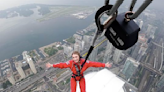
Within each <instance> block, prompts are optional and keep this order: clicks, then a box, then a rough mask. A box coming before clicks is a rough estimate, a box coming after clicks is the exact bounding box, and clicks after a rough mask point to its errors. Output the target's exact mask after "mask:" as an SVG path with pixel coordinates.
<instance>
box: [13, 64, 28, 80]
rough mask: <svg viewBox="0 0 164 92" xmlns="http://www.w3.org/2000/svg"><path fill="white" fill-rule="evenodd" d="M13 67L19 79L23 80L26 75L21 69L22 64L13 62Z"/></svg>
mask: <svg viewBox="0 0 164 92" xmlns="http://www.w3.org/2000/svg"><path fill="white" fill-rule="evenodd" d="M15 67H16V69H17V71H18V73H19V74H20V76H21V79H23V78H25V77H26V75H25V73H24V71H23V69H22V63H21V62H15Z"/></svg>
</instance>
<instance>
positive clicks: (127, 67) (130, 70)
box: [122, 57, 139, 81]
mask: <svg viewBox="0 0 164 92" xmlns="http://www.w3.org/2000/svg"><path fill="white" fill-rule="evenodd" d="M138 66H139V63H138V62H136V61H135V60H134V59H133V58H130V57H128V58H127V59H126V62H125V64H124V68H123V70H122V74H124V76H125V79H126V80H128V81H129V79H130V78H131V77H132V75H133V74H134V73H135V71H136V69H137V68H138Z"/></svg>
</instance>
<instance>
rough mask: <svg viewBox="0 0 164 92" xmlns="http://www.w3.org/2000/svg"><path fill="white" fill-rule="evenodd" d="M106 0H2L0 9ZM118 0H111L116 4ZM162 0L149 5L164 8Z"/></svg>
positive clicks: (141, 0)
mask: <svg viewBox="0 0 164 92" xmlns="http://www.w3.org/2000/svg"><path fill="white" fill-rule="evenodd" d="M104 1H105V0H0V10H5V9H8V8H12V7H16V6H20V5H25V4H33V3H38V4H51V5H86V6H90V5H91V6H102V5H103V4H104ZM129 1H131V0H124V4H129V5H130V2H129ZM144 1H145V0H137V4H138V5H139V4H141V3H142V2H144ZM114 2H116V0H110V3H112V4H114ZM160 2H162V0H153V2H152V3H151V5H150V6H149V7H153V8H157V9H163V8H164V6H163V4H162V3H160Z"/></svg>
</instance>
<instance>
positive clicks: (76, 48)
mask: <svg viewBox="0 0 164 92" xmlns="http://www.w3.org/2000/svg"><path fill="white" fill-rule="evenodd" d="M74 51H78V52H80V45H79V44H78V43H75V44H74Z"/></svg>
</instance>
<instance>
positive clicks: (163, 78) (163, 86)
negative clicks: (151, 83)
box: [156, 74, 164, 92]
mask: <svg viewBox="0 0 164 92" xmlns="http://www.w3.org/2000/svg"><path fill="white" fill-rule="evenodd" d="M156 87H157V88H156V89H157V92H163V89H164V74H163V75H162V76H161V78H160V79H159V81H158V82H157V84H156Z"/></svg>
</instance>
